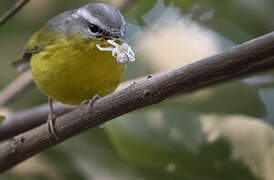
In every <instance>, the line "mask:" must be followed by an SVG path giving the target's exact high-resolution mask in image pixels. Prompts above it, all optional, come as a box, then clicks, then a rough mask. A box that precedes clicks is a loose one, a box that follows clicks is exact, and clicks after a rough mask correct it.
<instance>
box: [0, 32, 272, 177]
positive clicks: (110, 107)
mask: <svg viewBox="0 0 274 180" xmlns="http://www.w3.org/2000/svg"><path fill="white" fill-rule="evenodd" d="M271 68H274V33H270V34H268V35H265V36H262V37H260V38H258V39H255V40H252V41H249V42H247V43H244V44H242V45H239V46H236V47H234V48H232V49H230V50H228V51H226V52H224V53H221V54H218V55H215V56H211V57H209V58H205V59H203V60H201V61H197V62H195V63H192V64H189V65H187V66H184V67H181V68H178V69H175V70H173V71H170V72H168V73H165V74H163V75H158V76H154V77H151V78H148V79H143V80H140V81H138V82H136V83H133V84H132V85H130V86H129V87H127V88H125V89H122V90H120V91H116V92H114V93H112V94H110V95H107V96H105V97H102V98H101V99H99V100H97V101H96V102H95V103H94V104H93V106H91V107H86V109H84V110H80V109H76V110H74V111H72V112H69V113H67V114H65V115H63V116H61V117H59V118H58V119H57V120H56V123H55V127H56V131H57V132H58V134H59V136H60V138H61V140H60V141H56V140H55V138H54V137H53V136H52V135H51V134H50V133H49V131H48V127H47V124H43V125H42V126H39V127H37V128H35V129H32V130H30V131H28V132H25V133H23V134H21V135H18V136H16V137H14V138H13V139H12V140H9V141H5V142H3V143H2V144H0V172H4V171H5V170H7V169H9V168H11V167H13V166H15V165H16V164H18V163H20V162H21V161H23V160H25V159H27V158H29V157H31V156H33V155H35V154H37V153H39V152H41V151H43V150H45V149H47V148H49V147H52V146H54V145H56V144H58V143H60V142H62V141H64V140H66V139H68V138H70V137H72V136H74V135H76V134H79V133H81V132H83V131H85V130H87V129H89V128H93V127H95V126H97V125H99V124H102V123H104V122H106V121H109V120H111V119H113V118H115V117H118V116H121V115H123V114H126V113H128V112H131V111H134V110H136V109H139V108H142V107H145V106H148V105H151V104H156V103H159V102H161V101H162V100H164V99H167V98H168V97H170V96H172V95H175V94H178V93H188V92H191V91H194V90H197V89H200V88H203V87H207V86H210V85H212V84H216V83H220V82H224V81H227V80H231V79H233V78H239V77H242V76H246V75H251V74H254V73H256V72H261V71H265V70H267V69H271Z"/></svg>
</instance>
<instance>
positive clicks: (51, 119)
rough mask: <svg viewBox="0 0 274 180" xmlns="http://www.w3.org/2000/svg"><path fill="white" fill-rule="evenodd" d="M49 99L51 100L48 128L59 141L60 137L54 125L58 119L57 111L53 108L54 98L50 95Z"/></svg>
mask: <svg viewBox="0 0 274 180" xmlns="http://www.w3.org/2000/svg"><path fill="white" fill-rule="evenodd" d="M48 101H49V115H48V119H47V124H48V128H49V132H50V133H51V134H52V135H53V136H54V137H55V139H56V140H57V141H58V140H59V139H60V138H59V137H58V135H57V133H56V130H55V127H54V123H55V120H56V113H55V112H54V110H53V104H52V103H53V100H52V98H51V97H50V96H49V97H48Z"/></svg>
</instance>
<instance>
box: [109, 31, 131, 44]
mask: <svg viewBox="0 0 274 180" xmlns="http://www.w3.org/2000/svg"><path fill="white" fill-rule="evenodd" d="M109 38H110V39H113V40H117V41H121V42H122V43H129V40H128V38H127V36H126V34H125V33H112V34H110V36H109Z"/></svg>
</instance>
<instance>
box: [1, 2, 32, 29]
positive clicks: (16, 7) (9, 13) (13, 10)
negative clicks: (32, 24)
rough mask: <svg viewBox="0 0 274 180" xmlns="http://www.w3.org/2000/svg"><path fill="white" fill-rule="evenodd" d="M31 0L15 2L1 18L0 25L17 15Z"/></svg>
mask: <svg viewBox="0 0 274 180" xmlns="http://www.w3.org/2000/svg"><path fill="white" fill-rule="evenodd" d="M27 2H29V0H20V1H18V2H17V3H15V4H14V5H13V6H12V7H11V8H10V9H9V10H8V11H7V12H6V13H5V14H4V15H3V16H2V17H1V18H0V26H1V25H3V24H5V22H7V20H9V19H10V18H11V17H12V16H13V15H15V14H16V13H17V12H18V11H19V10H20V9H21V8H22V7H23V6H24V5H25V4H27Z"/></svg>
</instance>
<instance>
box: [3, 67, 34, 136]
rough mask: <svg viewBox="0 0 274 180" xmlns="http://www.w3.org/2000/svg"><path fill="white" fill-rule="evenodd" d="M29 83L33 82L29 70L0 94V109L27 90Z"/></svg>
mask: <svg viewBox="0 0 274 180" xmlns="http://www.w3.org/2000/svg"><path fill="white" fill-rule="evenodd" d="M31 82H33V81H32V74H31V71H30V70H29V71H26V72H24V73H22V74H21V75H20V76H19V77H18V78H17V79H15V80H14V81H12V82H11V83H10V84H9V85H8V86H7V87H6V88H5V89H4V90H2V91H1V92H0V107H1V106H3V105H5V104H6V103H7V102H9V101H10V100H12V99H13V98H14V97H15V96H16V95H17V94H19V93H20V92H21V91H23V90H24V89H25V88H27V87H28V86H29V85H30V84H31ZM0 131H1V130H0ZM0 139H1V138H0Z"/></svg>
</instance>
